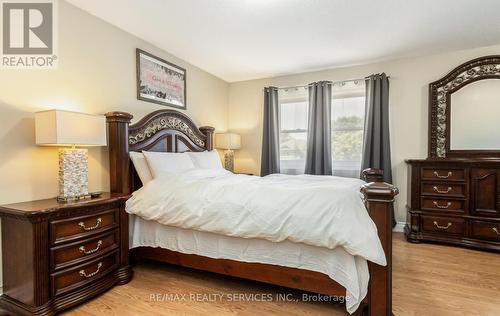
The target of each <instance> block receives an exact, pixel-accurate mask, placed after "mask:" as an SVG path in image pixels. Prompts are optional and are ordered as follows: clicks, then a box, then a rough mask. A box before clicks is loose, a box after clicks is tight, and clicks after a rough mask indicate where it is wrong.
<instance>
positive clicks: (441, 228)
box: [422, 215, 465, 235]
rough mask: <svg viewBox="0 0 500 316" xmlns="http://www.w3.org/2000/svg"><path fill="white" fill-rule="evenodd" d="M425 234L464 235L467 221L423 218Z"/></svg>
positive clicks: (450, 218)
mask: <svg viewBox="0 0 500 316" xmlns="http://www.w3.org/2000/svg"><path fill="white" fill-rule="evenodd" d="M422 229H423V231H424V232H431V233H440V234H441V233H444V234H456V235H462V234H463V233H464V230H465V221H464V220H463V219H461V218H455V217H439V216H425V215H424V216H422Z"/></svg>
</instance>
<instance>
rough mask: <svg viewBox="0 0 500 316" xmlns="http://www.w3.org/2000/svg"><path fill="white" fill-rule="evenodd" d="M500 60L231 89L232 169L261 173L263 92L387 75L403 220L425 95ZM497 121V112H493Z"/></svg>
mask: <svg viewBox="0 0 500 316" xmlns="http://www.w3.org/2000/svg"><path fill="white" fill-rule="evenodd" d="M492 54H500V45H499V46H490V47H483V48H479V49H471V50H464V51H456V52H452V53H446V54H440V55H434V56H426V57H419V58H411V59H401V60H396V61H390V62H384V63H378V64H371V65H363V66H356V67H347V68H339V69H330V70H323V71H316V72H310V73H303V74H297V75H288V76H282V77H275V78H267V79H259V80H250V81H243V82H238V83H232V84H230V87H229V130H231V131H234V132H237V133H240V134H241V135H242V149H240V150H238V151H236V161H235V169H236V170H237V171H240V172H252V173H256V174H258V173H259V171H260V155H261V144H262V115H263V114H262V107H263V92H262V90H263V88H264V87H265V86H269V85H273V86H278V87H280V86H281V87H283V86H291V85H298V84H306V83H310V82H313V81H317V80H333V81H336V80H345V79H355V78H363V77H365V76H367V75H370V74H373V73H379V72H385V73H387V74H388V75H390V77H391V79H390V116H391V146H392V164H393V181H394V184H395V185H396V186H398V187H399V189H400V192H401V193H400V195H399V197H398V198H397V202H396V218H397V220H398V221H405V220H406V210H405V204H406V196H407V194H406V192H407V188H406V186H407V179H406V165H405V163H404V160H405V159H407V158H426V157H427V120H428V118H427V113H428V111H427V107H428V104H427V97H428V95H427V89H428V84H429V83H430V82H432V81H434V80H437V79H439V78H440V77H442V76H443V75H445V74H446V73H448V72H449V71H451V70H452V69H453V68H455V67H456V66H458V65H460V64H461V63H463V62H466V61H468V60H470V59H473V58H476V57H480V56H483V55H492ZM497 111H498V113H496V115H497V116H500V108H497Z"/></svg>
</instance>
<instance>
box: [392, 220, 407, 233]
mask: <svg viewBox="0 0 500 316" xmlns="http://www.w3.org/2000/svg"><path fill="white" fill-rule="evenodd" d="M405 225H406V222H397V223H396V226H394V228H393V229H392V231H393V232H395V233H403V232H404V231H405Z"/></svg>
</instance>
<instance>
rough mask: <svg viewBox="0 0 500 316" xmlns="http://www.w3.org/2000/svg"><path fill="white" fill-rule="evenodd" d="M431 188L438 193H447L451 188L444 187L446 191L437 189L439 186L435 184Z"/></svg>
mask: <svg viewBox="0 0 500 316" xmlns="http://www.w3.org/2000/svg"><path fill="white" fill-rule="evenodd" d="M433 189H434V191H435V192H437V193H440V194H448V193H450V191H451V190H452V188H451V187H448V189H446V191H442V190H439V188H438V187H437V186H435V187H433Z"/></svg>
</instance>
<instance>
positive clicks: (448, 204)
mask: <svg viewBox="0 0 500 316" xmlns="http://www.w3.org/2000/svg"><path fill="white" fill-rule="evenodd" d="M432 203H433V204H434V206H436V207H437V208H441V209H447V208H449V207H450V206H451V202H448V203H446V205H440V204H439V203H438V202H436V201H432Z"/></svg>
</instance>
